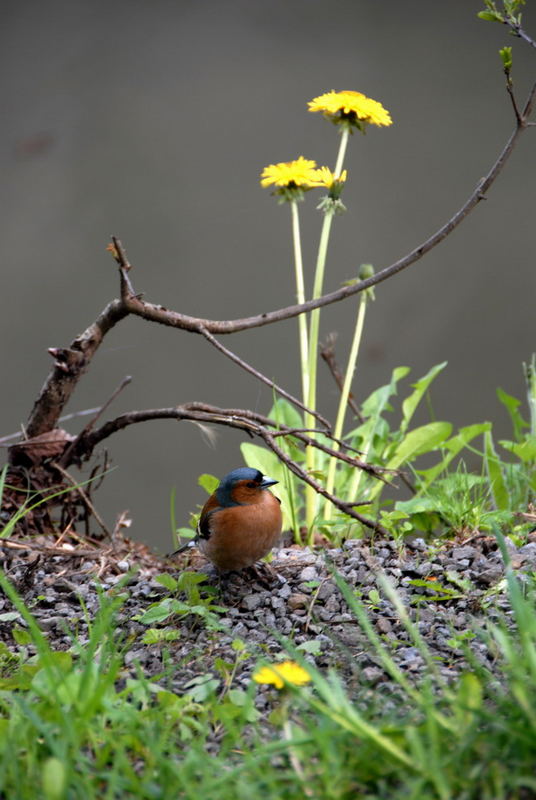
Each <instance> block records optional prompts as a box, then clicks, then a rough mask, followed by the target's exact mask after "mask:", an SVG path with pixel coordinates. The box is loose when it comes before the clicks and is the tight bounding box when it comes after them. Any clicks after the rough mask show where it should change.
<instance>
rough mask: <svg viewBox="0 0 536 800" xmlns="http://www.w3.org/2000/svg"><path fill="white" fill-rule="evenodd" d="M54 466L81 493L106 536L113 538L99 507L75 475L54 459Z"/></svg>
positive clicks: (81, 497)
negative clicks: (98, 509)
mask: <svg viewBox="0 0 536 800" xmlns="http://www.w3.org/2000/svg"><path fill="white" fill-rule="evenodd" d="M52 466H53V467H54V469H57V470H58V472H59V473H60V474H61V475H63V477H64V478H65V480H66V481H68V482H69V483H70V484H71V485H72V487H73V490H74V491H76V492H77V493H78V494H79V495H80V499H81V500H82V502H83V503H84V505H85V506H86V508H87V509H88V510H89V511H90V513H91V514H93V516H94V517H95V519H96V520H97V522H98V524H99V527H100V528H101V530H102V531H103V533H104V534H105V536H107V537H108V538H109V539H111V538H112V534H111V533H110V531H109V530H108V528H107V527H106V525H105V523H104V521H103V519H102V517H101V516H100V514H99V512H98V511H97V509H96V508H95V506H94V505H93V503H92V502H91V500H90V499H89V497H88V496H87V494H86V493H85V492H84V490H83V489H82V487H81V486H80V485H79V484H78V483H77V482H76V480H75V479H74V478H73V476H72V475H69V473H68V472H67V470H66V469H64V468H63V467H62V466H61V464H59V463H58V462H57V461H53V462H52Z"/></svg>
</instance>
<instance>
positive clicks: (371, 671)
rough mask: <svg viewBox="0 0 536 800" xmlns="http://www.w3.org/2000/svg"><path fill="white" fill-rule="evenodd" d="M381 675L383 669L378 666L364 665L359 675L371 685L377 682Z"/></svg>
mask: <svg viewBox="0 0 536 800" xmlns="http://www.w3.org/2000/svg"><path fill="white" fill-rule="evenodd" d="M382 676H383V670H381V669H380V668H379V667H365V669H363V670H362V671H361V677H362V678H363V680H365V681H366V682H367V683H370V684H372V685H374V684H376V683H378V681H379V680H380V679H381V678H382Z"/></svg>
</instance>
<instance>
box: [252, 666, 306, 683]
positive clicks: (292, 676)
mask: <svg viewBox="0 0 536 800" xmlns="http://www.w3.org/2000/svg"><path fill="white" fill-rule="evenodd" d="M253 680H254V681H255V682H256V683H265V684H268V685H272V684H273V685H274V686H275V688H276V689H282V688H283V686H285V684H287V683H290V684H292V685H293V686H303V685H304V684H305V683H309V681H310V680H311V676H310V675H309V673H308V672H307V670H305V669H304V668H303V667H300V665H299V664H296V662H295V661H283V662H281V664H273V665H272V666H271V667H261V669H259V670H257V671H256V672H254V673H253Z"/></svg>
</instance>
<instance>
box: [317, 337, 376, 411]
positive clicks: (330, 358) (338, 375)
mask: <svg viewBox="0 0 536 800" xmlns="http://www.w3.org/2000/svg"><path fill="white" fill-rule="evenodd" d="M335 338H336V334H334V333H330V334H329V336H328V338H327V340H326V343H325V344H323V345H322V346H321V348H320V356H321V358H323V359H324V361H325V362H326V364H327V366H328V369H329V371H330V372H331V375H332V376H333V379H334V381H335V383H336V384H337V386H338V387H339V391H340V392H342V387H343V384H344V375H343V374H342V372H341V370H340V369H339V365H338V364H337V359H336V357H335ZM348 405H349V406H350V409H351V411H352V412H353V414H354V415H355V416H356V417H357V419H358V420H359V422H364V421H365V420H364V418H363V415H362V414H361V412H360V410H359V408H358V406H357V403H356V402H355V400H354V396H353V394H352V392H350V394H349V395H348Z"/></svg>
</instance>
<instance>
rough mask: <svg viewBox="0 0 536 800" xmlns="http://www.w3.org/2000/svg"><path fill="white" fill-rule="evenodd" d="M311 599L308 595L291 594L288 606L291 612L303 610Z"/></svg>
mask: <svg viewBox="0 0 536 800" xmlns="http://www.w3.org/2000/svg"><path fill="white" fill-rule="evenodd" d="M309 601H310V598H309V597H308V596H307V595H306V594H300V593H296V594H291V595H290V597H289V598H288V600H287V605H288V607H289V608H290V610H291V611H295V610H296V609H297V608H303V607H304V606H306V605H308V603H309Z"/></svg>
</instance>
